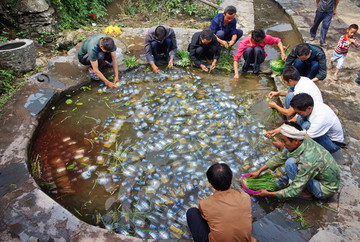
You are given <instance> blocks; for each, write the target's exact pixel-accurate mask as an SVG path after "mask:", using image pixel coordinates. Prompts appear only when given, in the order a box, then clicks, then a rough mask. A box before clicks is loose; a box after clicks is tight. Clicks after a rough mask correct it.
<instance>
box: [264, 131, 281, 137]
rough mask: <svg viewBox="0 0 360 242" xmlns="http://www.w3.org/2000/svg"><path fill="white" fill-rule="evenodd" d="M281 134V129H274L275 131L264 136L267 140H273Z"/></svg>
mask: <svg viewBox="0 0 360 242" xmlns="http://www.w3.org/2000/svg"><path fill="white" fill-rule="evenodd" d="M279 133H280V129H273V130H269V131H267V132H266V133H265V134H264V136H265V137H266V138H271V137H274V136H275V135H277V134H279Z"/></svg>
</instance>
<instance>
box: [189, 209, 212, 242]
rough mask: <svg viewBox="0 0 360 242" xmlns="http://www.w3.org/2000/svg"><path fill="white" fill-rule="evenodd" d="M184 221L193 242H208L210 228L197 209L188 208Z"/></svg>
mask: <svg viewBox="0 0 360 242" xmlns="http://www.w3.org/2000/svg"><path fill="white" fill-rule="evenodd" d="M186 221H187V224H188V227H189V230H190V232H191V234H192V236H193V239H194V241H195V242H207V241H209V238H208V235H209V233H210V228H209V225H208V223H207V222H206V220H205V219H203V217H202V216H201V214H200V211H199V209H197V208H189V209H188V210H187V212H186Z"/></svg>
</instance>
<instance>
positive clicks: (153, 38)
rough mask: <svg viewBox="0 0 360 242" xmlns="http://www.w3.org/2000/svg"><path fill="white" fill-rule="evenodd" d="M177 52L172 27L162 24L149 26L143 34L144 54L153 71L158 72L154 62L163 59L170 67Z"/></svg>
mask: <svg viewBox="0 0 360 242" xmlns="http://www.w3.org/2000/svg"><path fill="white" fill-rule="evenodd" d="M176 52H177V44H176V36H175V32H174V30H173V29H172V28H170V27H168V26H164V25H159V26H154V27H151V28H150V29H149V30H148V32H147V34H146V36H145V55H146V59H147V61H148V62H149V64H150V65H151V68H152V70H153V72H154V73H159V68H158V66H157V65H156V62H157V61H159V60H161V59H165V60H166V61H167V62H168V66H169V67H172V66H173V64H174V58H175V55H176Z"/></svg>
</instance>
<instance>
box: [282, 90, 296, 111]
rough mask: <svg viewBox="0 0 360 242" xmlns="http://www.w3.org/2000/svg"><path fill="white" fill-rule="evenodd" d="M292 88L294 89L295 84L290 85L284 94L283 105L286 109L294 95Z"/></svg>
mask: <svg viewBox="0 0 360 242" xmlns="http://www.w3.org/2000/svg"><path fill="white" fill-rule="evenodd" d="M294 89H295V86H292V87H289V88H288V93H287V94H286V96H285V105H284V107H285V108H286V109H288V108H290V102H291V100H292V99H293V98H294V96H295V95H294Z"/></svg>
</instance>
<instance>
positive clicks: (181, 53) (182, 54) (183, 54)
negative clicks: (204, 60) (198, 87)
mask: <svg viewBox="0 0 360 242" xmlns="http://www.w3.org/2000/svg"><path fill="white" fill-rule="evenodd" d="M176 55H177V56H178V57H179V58H180V60H179V62H178V64H179V65H180V66H190V65H191V60H190V55H189V52H187V51H186V50H178V51H177V53H176Z"/></svg>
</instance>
